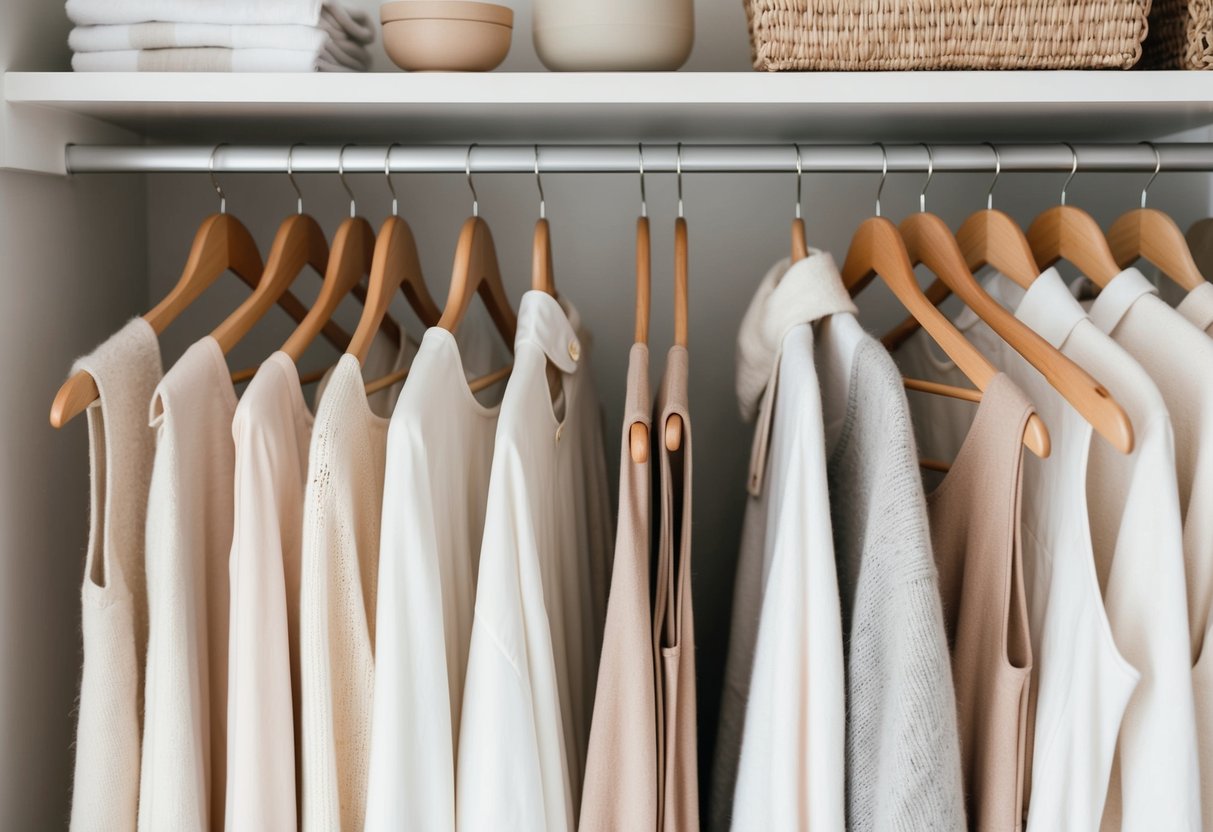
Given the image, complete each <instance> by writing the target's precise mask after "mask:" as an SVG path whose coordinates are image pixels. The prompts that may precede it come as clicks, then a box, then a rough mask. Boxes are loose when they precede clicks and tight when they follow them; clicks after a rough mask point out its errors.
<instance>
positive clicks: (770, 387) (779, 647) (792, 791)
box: [709, 251, 855, 832]
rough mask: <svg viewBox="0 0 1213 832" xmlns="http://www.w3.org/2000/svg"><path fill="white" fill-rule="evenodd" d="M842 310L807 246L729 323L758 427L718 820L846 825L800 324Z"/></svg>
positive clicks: (830, 556) (836, 668) (842, 713)
mask: <svg viewBox="0 0 1213 832" xmlns="http://www.w3.org/2000/svg"><path fill="white" fill-rule="evenodd" d="M854 311H855V305H854V303H852V301H851V298H850V296H849V295H848V294H847V293H846V290H845V289H843V288H842V287H841V283H840V281H838V278H837V269H836V268H835V266H834V261H833V258H831V257H830V255H828V254H824V253H822V252H817V251H814V252H812V254H811V256H810V257H808V258H806V259H804V260H801V261H799V262H797V263H795V264H794V265H792V264H789V262H788V261H787V260H783V261H781V262H779V263H776V264H775V265H774V266H773V267H772V268H771V269H770V270H769V271H768V272H767V274H766V276H765V277H764V278H763V279H762V281H761V282H760V283H759V286H758V289H757V290H756V291H755V293H754V298H753V299H752V300H751V301H750V306H749V307H748V308H747V310H746V313H745V316H744V317H743V318H742V323H741V329H740V331H739V332H738V335H737V370H736V382H737V399H738V405H739V407H740V410H741V414H742V417H743V418H756V419H757V425H756V427H755V429H754V438H753V441H752V446H751V458H750V473H749V478H748V493H749V499H748V500H747V502H746V509H745V520H744V523H743V526H742V541H741V551H740V553H739V556H738V561H737V574H736V578H735V580H734V588H733V609H732V621H731V623H730V632H729V652H728V661H727V664H726V667H725V685H724V691H723V693H722V697H721V709H720V727H719V730H718V732H717V739H716V755H715V760H714V762H713V770H712V793H711V799H710V817H709V824H710V828H711V829H713V830H717V832H724V831H725V830H728V829H806V828H807V829H817V828H823V829H838V828H841V827H842V826H843V824H844V823H845V803H844V801H845V767H846V758H845V742H846V740H845V722H846V703H845V693H844V690H845V679H844V670H843V648H842V620H841V614H840V611H839V595H838V576H837V572H836V569H835V565H834V542H833V537H832V535H831V530H830V505H829V492H828V488H827V485H826V463H825V431H824V427H823V423H822V405H821V390H820V387H819V386H818V380H817V367H816V365H815V363H814V360H813V351H814V344H813V330H812V328H811V326H809V323H810V322H812V321H814V320H818V319H821V318H823V317H826V316H829V315H834V314H838V313H842V312H854ZM810 679H811V680H812V681H811V682H810ZM810 684H811V685H812V688H811V689H812V691H813V694H812V695H811V696H810V695H809V691H810V687H809V685H810ZM790 726H791V727H790Z"/></svg>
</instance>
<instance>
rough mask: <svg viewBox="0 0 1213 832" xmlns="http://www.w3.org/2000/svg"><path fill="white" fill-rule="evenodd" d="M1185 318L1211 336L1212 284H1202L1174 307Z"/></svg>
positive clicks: (1212, 312) (1212, 316)
mask: <svg viewBox="0 0 1213 832" xmlns="http://www.w3.org/2000/svg"><path fill="white" fill-rule="evenodd" d="M1175 308H1176V309H1178V310H1179V312H1180V314H1182V315H1183V316H1184V317H1185V318H1187V319H1188V320H1189V321H1191V322H1192V323H1193V324H1195V325H1196V328H1197V329H1203V330H1204V331H1205V332H1206V333H1208V334H1209V335H1213V283H1202V284H1201V285H1200V286H1197V287H1196V288H1195V289H1193V290H1192V291H1190V292H1188V294H1187V295H1186V296H1185V297H1184V299H1183V300H1181V301H1180V302H1179V305H1178V306H1177V307H1175Z"/></svg>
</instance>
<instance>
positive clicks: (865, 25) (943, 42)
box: [743, 0, 1213, 72]
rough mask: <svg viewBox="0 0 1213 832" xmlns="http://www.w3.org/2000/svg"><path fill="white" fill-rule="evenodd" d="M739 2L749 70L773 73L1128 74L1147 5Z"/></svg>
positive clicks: (1097, 0)
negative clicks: (1099, 70)
mask: <svg viewBox="0 0 1213 832" xmlns="http://www.w3.org/2000/svg"><path fill="white" fill-rule="evenodd" d="M1156 1H1157V2H1165V0H1156ZM743 2H744V3H745V9H746V17H747V19H748V20H749V26H750V52H751V57H752V58H753V61H754V68H755V69H757V70H764V71H772V72H775V71H784V70H847V71H853V70H904V69H1096V68H1103V69H1113V68H1128V67H1131V66H1133V65H1134V64H1135V63H1137V61H1138V59H1139V58H1140V57H1141V54H1142V41H1143V40H1144V39H1145V37H1146V31H1147V25H1146V18H1147V15H1148V13H1149V11H1150V0H743ZM1171 2H1174V3H1179V4H1180V5H1198V4H1197V3H1182V2H1180V0H1171ZM1211 4H1213V0H1203V2H1201V3H1199V5H1206V6H1207V5H1211Z"/></svg>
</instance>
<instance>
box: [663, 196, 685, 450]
mask: <svg viewBox="0 0 1213 832" xmlns="http://www.w3.org/2000/svg"><path fill="white" fill-rule="evenodd" d="M689 283H690V250H689V245H688V240H687V221H686V220H685V219H683V218H682V217H678V218H677V219H675V220H674V343H675V344H677V345H678V346H680V347H685V346H687V342H688V340H689V337H690V299H689V294H688V293H689V288H690V286H689ZM665 446H666V450H668V451H670V452H671V453H673V452H674V451H677V450H678V449H679V448H681V447H682V417H681V416H679V415H678V414H677V413H671V414H670V418H668V419H667V420H666V423H665Z"/></svg>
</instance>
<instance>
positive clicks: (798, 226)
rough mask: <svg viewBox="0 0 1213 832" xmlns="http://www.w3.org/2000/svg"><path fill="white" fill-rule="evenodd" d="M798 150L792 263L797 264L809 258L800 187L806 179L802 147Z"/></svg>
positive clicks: (797, 146)
mask: <svg viewBox="0 0 1213 832" xmlns="http://www.w3.org/2000/svg"><path fill="white" fill-rule="evenodd" d="M792 146H793V147H794V148H796V218H795V219H794V220H792V262H793V263H796V262H798V261H800V260H804V259H805V258H806V257H808V256H809V240H808V237H807V236H806V235H805V231H804V220H803V219H802V218H801V216H800V213H801V212H800V186H801V182H802V180H803V179H804V169H803V168H802V167H801V163H800V145H799V144H794V145H792Z"/></svg>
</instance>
